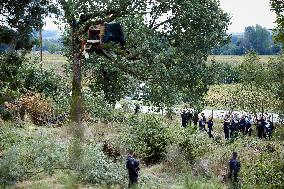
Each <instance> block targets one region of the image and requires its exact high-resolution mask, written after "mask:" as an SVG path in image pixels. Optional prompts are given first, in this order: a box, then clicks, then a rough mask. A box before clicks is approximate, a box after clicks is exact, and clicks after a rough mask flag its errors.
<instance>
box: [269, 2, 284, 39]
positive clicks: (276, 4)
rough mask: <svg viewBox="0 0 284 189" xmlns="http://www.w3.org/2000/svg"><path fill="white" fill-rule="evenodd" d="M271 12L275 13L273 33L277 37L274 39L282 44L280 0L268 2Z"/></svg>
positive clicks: (283, 24)
mask: <svg viewBox="0 0 284 189" xmlns="http://www.w3.org/2000/svg"><path fill="white" fill-rule="evenodd" d="M270 6H271V10H273V11H274V12H275V13H276V23H277V26H276V28H274V32H275V34H276V35H277V37H276V39H277V40H278V41H280V42H282V43H284V14H283V13H284V2H283V1H282V0H270Z"/></svg>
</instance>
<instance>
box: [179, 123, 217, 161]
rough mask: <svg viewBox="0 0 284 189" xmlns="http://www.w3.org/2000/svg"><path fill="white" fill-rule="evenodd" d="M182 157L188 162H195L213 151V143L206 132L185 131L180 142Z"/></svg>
mask: <svg viewBox="0 0 284 189" xmlns="http://www.w3.org/2000/svg"><path fill="white" fill-rule="evenodd" d="M178 145H179V147H180V150H181V153H182V155H183V156H184V157H185V159H186V160H187V161H190V162H192V163H193V162H194V161H195V160H196V159H197V158H199V157H201V156H203V155H204V154H206V153H207V152H208V151H210V150H212V149H213V141H212V139H210V138H209V137H208V134H207V133H206V132H197V131H194V130H192V129H190V128H189V129H185V130H184V132H182V134H181V135H180V139H179V142H178Z"/></svg>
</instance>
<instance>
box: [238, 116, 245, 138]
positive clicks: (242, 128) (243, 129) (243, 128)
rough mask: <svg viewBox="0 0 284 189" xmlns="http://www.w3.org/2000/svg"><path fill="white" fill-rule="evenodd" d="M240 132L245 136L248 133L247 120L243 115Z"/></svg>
mask: <svg viewBox="0 0 284 189" xmlns="http://www.w3.org/2000/svg"><path fill="white" fill-rule="evenodd" d="M239 124H240V131H241V132H242V133H243V134H244V135H245V134H246V132H245V130H246V120H245V115H242V117H241V119H240V122H239Z"/></svg>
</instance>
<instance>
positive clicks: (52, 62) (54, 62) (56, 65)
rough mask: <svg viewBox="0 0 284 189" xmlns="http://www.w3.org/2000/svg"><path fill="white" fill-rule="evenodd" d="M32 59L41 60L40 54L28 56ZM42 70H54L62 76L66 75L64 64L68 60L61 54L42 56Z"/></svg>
mask: <svg viewBox="0 0 284 189" xmlns="http://www.w3.org/2000/svg"><path fill="white" fill-rule="evenodd" d="M28 58H30V59H32V60H33V59H38V60H39V58H40V56H39V54H31V55H29V56H28ZM42 59H43V61H42V68H43V69H44V70H54V71H55V73H57V74H60V75H62V74H63V75H65V74H64V64H66V63H67V59H66V58H65V57H64V56H63V55H60V54H45V53H44V54H43V56H42Z"/></svg>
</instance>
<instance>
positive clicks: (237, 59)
mask: <svg viewBox="0 0 284 189" xmlns="http://www.w3.org/2000/svg"><path fill="white" fill-rule="evenodd" d="M275 57H277V55H259V58H260V62H263V63H267V62H268V61H269V60H270V59H271V58H275ZM212 60H215V61H216V62H221V63H232V64H240V63H241V62H242V61H244V56H238V55H210V56H209V57H208V62H211V61H212Z"/></svg>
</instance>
